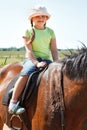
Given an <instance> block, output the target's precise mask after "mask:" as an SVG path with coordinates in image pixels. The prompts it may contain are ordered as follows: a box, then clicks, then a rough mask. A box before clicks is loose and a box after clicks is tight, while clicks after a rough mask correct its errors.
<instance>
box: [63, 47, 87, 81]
mask: <svg viewBox="0 0 87 130" xmlns="http://www.w3.org/2000/svg"><path fill="white" fill-rule="evenodd" d="M63 63H64V72H65V74H66V75H67V76H68V77H69V78H70V79H72V80H80V79H82V80H86V79H87V47H82V48H81V49H78V50H77V52H75V53H74V54H71V55H69V56H67V57H66V58H65V59H64V60H63Z"/></svg>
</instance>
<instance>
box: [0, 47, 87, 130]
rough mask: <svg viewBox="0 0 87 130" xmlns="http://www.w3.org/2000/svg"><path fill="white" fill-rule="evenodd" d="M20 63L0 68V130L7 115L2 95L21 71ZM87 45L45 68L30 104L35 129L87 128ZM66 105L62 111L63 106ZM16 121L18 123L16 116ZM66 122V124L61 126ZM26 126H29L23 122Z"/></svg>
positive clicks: (69, 129) (31, 119) (24, 128)
mask: <svg viewBox="0 0 87 130" xmlns="http://www.w3.org/2000/svg"><path fill="white" fill-rule="evenodd" d="M21 69H22V65H21V64H20V63H12V64H9V65H6V66H4V67H2V69H1V70H0V130H2V129H3V125H4V123H5V122H6V117H8V122H7V125H8V126H9V125H10V124H9V119H10V115H9V114H8V115H7V116H6V111H7V110H6V109H7V108H6V107H5V106H3V105H2V97H3V95H4V92H5V90H6V88H7V86H8V84H9V83H10V81H11V80H12V79H13V78H14V77H15V76H16V75H17V74H18V73H19V72H20V71H21ZM86 101H87V48H82V49H81V50H79V52H76V53H75V54H72V55H71V56H68V57H67V58H64V59H63V60H62V61H59V62H58V63H51V64H50V65H49V67H48V69H47V70H46V71H45V72H44V74H43V76H42V78H41V81H40V84H39V87H38V92H37V93H36V94H35V96H34V98H33V100H32V101H31V103H30V104H29V106H28V107H27V114H28V117H29V121H30V122H31V126H32V128H31V129H32V130H53V129H55V130H87V102H86ZM60 108H62V109H63V112H62V111H61V110H60ZM14 124H15V125H16V126H17V127H18V126H19V124H18V122H17V120H14ZM62 125H64V127H62ZM23 130H27V128H26V126H25V125H24V127H23Z"/></svg>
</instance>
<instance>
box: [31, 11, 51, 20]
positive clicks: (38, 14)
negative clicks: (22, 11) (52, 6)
mask: <svg viewBox="0 0 87 130" xmlns="http://www.w3.org/2000/svg"><path fill="white" fill-rule="evenodd" d="M40 15H44V16H47V20H48V19H49V18H50V14H48V13H35V14H32V15H30V16H29V20H30V21H31V20H32V18H33V17H36V16H40Z"/></svg>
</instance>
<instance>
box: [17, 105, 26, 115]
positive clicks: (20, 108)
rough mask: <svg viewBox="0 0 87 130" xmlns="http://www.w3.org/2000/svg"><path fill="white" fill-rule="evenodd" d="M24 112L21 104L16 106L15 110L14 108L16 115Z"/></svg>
mask: <svg viewBox="0 0 87 130" xmlns="http://www.w3.org/2000/svg"><path fill="white" fill-rule="evenodd" d="M24 112H25V108H23V107H21V106H18V107H17V110H16V112H15V114H16V115H20V114H22V113H24Z"/></svg>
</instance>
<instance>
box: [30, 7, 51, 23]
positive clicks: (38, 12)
mask: <svg viewBox="0 0 87 130" xmlns="http://www.w3.org/2000/svg"><path fill="white" fill-rule="evenodd" d="M40 15H45V16H47V19H49V18H50V14H49V13H48V11H47V8H46V7H45V6H38V7H35V8H33V9H32V10H31V13H30V16H29V20H30V21H31V19H32V18H33V17H35V16H40Z"/></svg>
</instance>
